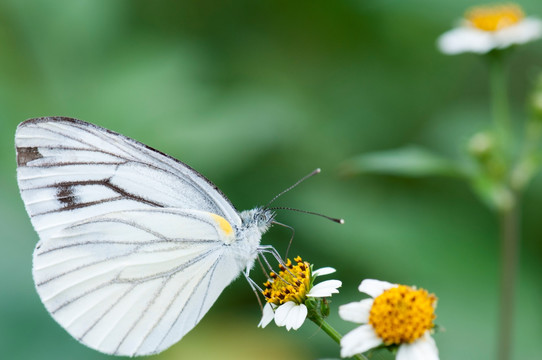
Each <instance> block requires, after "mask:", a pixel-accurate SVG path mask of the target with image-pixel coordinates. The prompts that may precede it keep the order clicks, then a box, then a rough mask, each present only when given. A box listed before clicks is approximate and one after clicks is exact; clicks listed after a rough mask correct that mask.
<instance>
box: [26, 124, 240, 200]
mask: <svg viewBox="0 0 542 360" xmlns="http://www.w3.org/2000/svg"><path fill="white" fill-rule="evenodd" d="M55 122H58V123H69V124H71V125H72V126H74V127H76V128H78V129H80V130H83V131H86V132H88V133H90V134H92V135H94V136H99V137H101V138H102V139H103V140H105V141H108V143H109V144H112V143H111V141H110V139H109V138H107V137H104V135H103V133H106V134H108V135H111V136H113V137H118V138H120V139H121V140H123V143H124V144H127V145H129V146H130V147H132V148H134V149H136V151H137V152H138V153H141V152H142V149H141V148H143V149H144V150H148V153H146V154H145V155H147V156H151V157H152V158H153V159H154V160H156V161H158V162H160V163H162V164H164V165H166V166H167V167H171V164H169V163H167V162H166V161H164V158H163V157H165V158H167V159H169V160H171V161H173V162H175V163H176V164H178V165H180V167H181V168H185V169H187V170H188V171H189V172H191V173H192V174H194V175H195V176H196V177H198V178H199V179H201V180H203V181H205V182H206V183H207V184H208V185H209V186H211V187H212V188H213V189H214V190H215V191H216V192H217V193H218V195H220V197H222V199H224V200H225V201H226V203H227V204H229V205H230V206H231V208H232V209H233V210H235V206H234V205H233V204H232V203H231V202H230V200H229V199H228V198H227V197H226V196H225V195H224V193H222V191H221V190H220V189H219V188H218V187H217V186H216V185H215V184H214V183H213V182H211V181H210V180H209V179H207V178H206V177H205V176H203V175H202V174H200V173H199V172H197V171H196V170H194V169H193V168H192V167H190V166H189V165H187V164H185V163H183V162H181V161H179V160H177V159H175V158H174V157H172V156H169V155H167V154H165V153H163V152H161V151H159V150H156V149H154V148H152V147H150V146H148V145H145V144H143V143H141V142H139V141H137V140H134V139H131V138H129V137H126V136H124V135H122V134H119V133H117V132H114V131H111V130H109V129H105V128H102V127H99V126H97V125H94V124H91V123H87V122H85V121H81V120H78V119H74V118H68V117H42V118H35V119H29V120H26V121H25V122H23V123H21V124H20V125H19V127H21V126H25V125H27V124H39V123H55ZM42 129H43V128H42ZM89 129H92V130H94V131H92V132H91V131H90V130H89ZM44 130H45V129H44ZM46 130H49V131H52V130H51V129H46ZM52 132H53V133H56V134H58V135H61V136H65V137H67V138H70V139H72V140H75V141H77V142H80V143H83V144H86V143H85V142H84V141H82V140H81V139H77V138H73V137H70V136H68V135H67V134H66V133H65V132H55V131H52ZM86 145H88V146H90V147H91V148H92V149H94V150H96V151H100V149H98V148H96V147H95V146H93V145H92V144H86ZM112 145H114V146H115V147H117V148H118V146H117V145H116V144H112ZM59 148H61V147H59ZM86 150H90V149H86ZM121 151H122V152H123V153H125V152H126V151H125V150H123V149H121ZM101 152H103V153H108V152H106V151H101ZM115 155H116V156H117V157H119V156H118V154H115ZM122 158H123V159H126V158H124V157H122ZM126 160H128V159H126ZM129 161H133V162H135V163H140V164H144V165H147V166H149V167H152V168H155V169H159V170H161V171H165V172H168V173H170V174H172V175H173V176H175V177H177V178H178V179H179V180H181V181H183V182H190V185H191V186H192V187H193V188H194V189H196V190H197V191H198V192H200V193H201V194H202V195H203V197H204V198H205V199H206V200H207V201H209V202H210V203H211V204H214V205H215V206H214V207H215V208H218V209H220V206H219V205H218V203H216V202H215V201H214V199H213V198H212V197H211V196H209V194H208V193H207V192H206V191H205V190H204V189H203V188H202V187H201V186H199V185H198V184H197V182H194V181H193V180H192V179H190V178H189V177H188V176H184V174H183V177H181V176H179V174H178V173H177V172H176V171H173V172H171V171H168V170H166V169H163V168H157V167H155V166H153V165H151V164H148V163H143V162H140V161H137V160H134V159H129ZM173 169H174V170H175V168H173Z"/></svg>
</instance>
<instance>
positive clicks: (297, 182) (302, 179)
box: [264, 168, 322, 209]
mask: <svg viewBox="0 0 542 360" xmlns="http://www.w3.org/2000/svg"><path fill="white" fill-rule="evenodd" d="M321 171H322V170H321V169H320V168H318V169H315V170H314V171H312V172H311V173H310V174H308V175H305V176H303V177H302V178H301V179H299V180H297V181H296V183H295V184H293V185H292V186H290V187H289V188H287V189H285V190H283V191H281V192H280V193H279V194H277V195H275V197H274V198H272V199H271V201H270V202H268V203H267V204H266V205H265V206H264V209H267V208H268V206H269V205H271V203H272V202H273V201H275V200H277V199H278V198H279V197H281V196H282V195H284V194H286V193H287V192H288V191H290V190H292V189H293V188H295V187H296V186H297V185H299V184H301V183H302V182H303V181H305V180H307V179H308V178H310V177H312V176H314V175H316V174H319V173H320V172H321Z"/></svg>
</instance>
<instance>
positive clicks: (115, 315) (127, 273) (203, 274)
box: [33, 209, 242, 356]
mask: <svg viewBox="0 0 542 360" xmlns="http://www.w3.org/2000/svg"><path fill="white" fill-rule="evenodd" d="M215 216H216V215H213V214H209V213H206V212H201V211H190V210H179V209H145V210H129V211H121V212H112V213H109V214H104V215H100V216H97V217H93V218H90V219H87V220H85V221H81V222H79V223H76V224H73V225H70V226H69V227H67V228H65V229H63V230H62V231H61V232H59V233H58V234H56V235H55V236H54V237H52V238H50V239H48V240H46V241H44V242H43V241H42V242H40V244H39V245H38V247H37V248H36V250H35V252H34V269H33V275H34V281H35V283H36V288H37V290H38V293H39V295H40V297H41V299H42V301H43V303H44V304H45V307H46V308H47V310H48V311H49V312H50V313H51V315H52V316H53V317H54V318H55V320H56V321H57V322H58V323H60V324H61V325H62V326H63V327H64V328H65V329H66V330H67V331H68V332H70V334H72V336H74V337H75V338H76V339H78V340H79V341H81V342H83V343H84V344H86V345H87V346H89V347H92V348H94V349H97V350H99V351H102V352H106V353H110V354H117V355H119V354H120V355H130V356H131V355H146V354H153V353H157V352H160V351H162V350H164V349H165V348H167V347H169V346H171V345H172V344H174V343H175V342H177V341H179V340H180V339H181V338H182V337H183V336H184V334H186V333H187V332H188V331H190V330H191V329H192V328H193V327H194V326H195V325H196V324H197V322H198V321H199V320H200V319H201V317H202V316H203V315H204V314H205V313H206V312H207V310H208V309H209V308H210V306H211V305H212V304H213V303H214V301H215V300H216V298H217V297H218V295H219V294H220V293H221V292H222V290H223V289H224V287H225V286H226V285H228V284H229V283H230V282H231V281H232V280H233V279H234V278H235V277H236V276H237V275H238V274H239V273H240V271H241V270H242V269H241V266H240V265H239V264H236V263H235V261H233V259H232V258H231V257H229V256H228V253H227V251H228V250H227V248H226V247H225V246H224V244H228V243H229V242H231V239H230V238H229V235H228V234H227V233H226V232H224V230H223V229H222V228H221V227H220V224H219V223H218V222H217V221H216V220H215Z"/></svg>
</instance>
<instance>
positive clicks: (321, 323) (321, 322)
mask: <svg viewBox="0 0 542 360" xmlns="http://www.w3.org/2000/svg"><path fill="white" fill-rule="evenodd" d="M308 318H309V319H310V320H311V321H312V322H314V323H315V324H316V325H318V327H319V328H320V329H322V330H324V332H325V333H326V334H328V335H329V337H330V338H332V339H333V340H334V341H335V342H336V343H337V344H339V345H340V344H341V338H342V335H341V334H339V333H338V332H337V330H335V329H334V328H333V327H332V326H331V325H329V324H328V323H327V321H326V320H325V319H324V318H323V317H321V316H320V315H318V314H316V313H314V314H312V316H309V317H308ZM352 357H353V358H354V359H358V360H368V359H367V358H366V357H365V356H363V355H362V354H357V355H354V356H352Z"/></svg>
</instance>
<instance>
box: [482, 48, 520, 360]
mask: <svg viewBox="0 0 542 360" xmlns="http://www.w3.org/2000/svg"><path fill="white" fill-rule="evenodd" d="M505 55H506V54H504V52H503V51H493V52H492V53H490V54H489V59H490V73H491V74H490V76H491V107H492V113H493V121H494V126H495V133H496V136H497V140H498V151H499V152H498V154H497V156H498V157H499V158H500V159H501V161H502V162H503V170H504V172H503V177H502V178H501V179H500V182H501V185H502V186H503V187H504V188H505V189H507V190H509V191H510V193H511V202H509V203H508V204H507V205H505V206H501V208H500V209H499V222H500V238H501V274H500V276H501V281H500V317H499V338H498V345H497V358H498V360H509V359H510V356H511V353H512V340H513V339H512V337H513V323H514V303H515V287H516V277H517V267H518V248H519V240H520V234H519V225H518V224H519V204H518V201H519V196H518V195H519V194H518V193H517V192H516V191H514V190H512V189H511V184H510V182H511V175H512V171H513V168H512V152H513V149H512V138H513V136H512V133H513V129H512V125H511V123H510V116H509V109H508V97H507V94H506V72H505V64H504V56H505Z"/></svg>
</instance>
